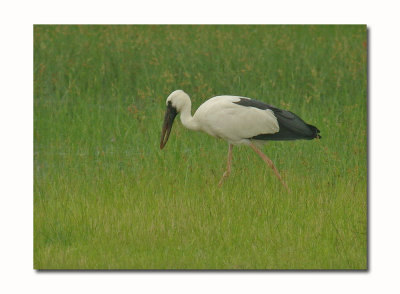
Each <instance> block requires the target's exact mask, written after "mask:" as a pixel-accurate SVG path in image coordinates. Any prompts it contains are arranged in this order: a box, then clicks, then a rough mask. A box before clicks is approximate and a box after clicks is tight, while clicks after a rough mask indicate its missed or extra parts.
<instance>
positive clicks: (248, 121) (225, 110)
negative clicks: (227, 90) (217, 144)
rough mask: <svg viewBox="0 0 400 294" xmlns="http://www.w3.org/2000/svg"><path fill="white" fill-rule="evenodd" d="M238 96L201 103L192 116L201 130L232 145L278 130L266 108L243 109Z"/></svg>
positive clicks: (220, 97) (275, 121)
mask: <svg viewBox="0 0 400 294" xmlns="http://www.w3.org/2000/svg"><path fill="white" fill-rule="evenodd" d="M239 101H240V97H238V96H216V97H213V98H210V99H209V100H207V101H206V102H204V103H203V104H202V105H200V107H199V108H198V109H197V111H196V113H195V114H194V116H193V117H194V119H196V121H198V122H199V124H200V125H201V129H202V130H203V131H204V132H206V133H208V134H210V135H212V136H215V137H219V138H222V139H225V140H227V141H228V142H230V143H233V144H243V143H248V142H249V140H248V138H251V137H253V136H256V135H259V134H265V133H268V134H273V133H276V132H278V131H279V126H278V122H277V119H276V117H275V116H274V115H273V112H272V111H271V110H269V109H258V108H254V107H243V106H241V105H239V104H236V102H239Z"/></svg>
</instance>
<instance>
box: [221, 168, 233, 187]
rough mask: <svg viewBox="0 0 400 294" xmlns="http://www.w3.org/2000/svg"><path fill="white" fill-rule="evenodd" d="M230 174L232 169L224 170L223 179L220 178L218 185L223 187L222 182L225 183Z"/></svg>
mask: <svg viewBox="0 0 400 294" xmlns="http://www.w3.org/2000/svg"><path fill="white" fill-rule="evenodd" d="M230 174H231V171H230V170H227V171H225V172H224V174H223V175H222V178H221V180H220V181H219V183H218V187H221V186H222V184H223V183H224V180H225V179H226V178H227V177H229V175H230Z"/></svg>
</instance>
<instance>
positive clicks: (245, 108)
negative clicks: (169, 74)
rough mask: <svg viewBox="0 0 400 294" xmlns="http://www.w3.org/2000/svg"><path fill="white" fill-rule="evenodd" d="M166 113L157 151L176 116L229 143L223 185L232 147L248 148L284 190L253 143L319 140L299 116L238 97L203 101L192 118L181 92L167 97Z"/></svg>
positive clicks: (177, 91)
mask: <svg viewBox="0 0 400 294" xmlns="http://www.w3.org/2000/svg"><path fill="white" fill-rule="evenodd" d="M166 104H167V110H166V112H165V116H164V124H163V127H162V133H161V142H160V149H163V148H164V146H165V144H166V143H167V141H168V138H169V135H170V133H171V129H172V124H173V122H174V119H175V117H176V115H177V114H178V113H180V114H181V121H182V124H183V125H184V126H185V127H186V128H188V129H190V130H194V131H203V132H206V133H207V134H209V135H211V136H214V137H217V138H222V139H224V140H226V141H228V143H229V149H228V163H227V168H226V171H225V172H224V174H223V175H222V178H221V180H220V182H219V186H221V185H222V183H223V181H224V179H225V178H227V177H228V176H229V174H230V172H231V161H232V148H233V145H249V146H250V147H251V148H252V149H253V150H254V151H255V152H256V153H257V154H258V155H259V156H260V157H261V158H262V159H263V160H264V161H265V163H266V164H268V165H269V166H270V167H271V168H272V170H273V171H274V173H275V175H276V176H277V177H278V178H279V180H280V181H281V182H282V184H283V185H284V186H285V188H286V189H287V190H289V189H288V187H287V185H286V183H285V182H284V181H283V179H282V177H281V176H280V174H279V172H278V170H277V169H276V167H275V165H274V164H273V162H272V161H271V160H270V159H269V158H268V157H267V156H266V155H265V154H264V153H263V152H261V150H260V149H259V148H258V147H257V146H256V145H255V144H254V143H255V142H266V141H269V140H298V139H306V140H311V139H314V138H321V136H320V135H318V133H319V132H320V131H319V130H318V129H317V128H316V127H315V126H312V125H309V124H307V123H305V122H304V121H303V120H302V119H301V118H300V117H298V116H297V115H295V114H294V113H292V112H290V111H286V110H282V109H279V108H276V107H274V106H271V105H268V104H265V103H264V102H260V101H257V100H254V99H250V98H246V97H240V96H216V97H213V98H210V99H209V100H207V101H206V102H204V103H203V104H202V105H200V107H199V108H198V109H197V111H196V113H195V114H194V115H193V116H192V115H191V106H192V103H191V101H190V98H189V95H187V94H186V93H185V92H183V91H182V90H176V91H174V92H172V93H171V94H170V95H169V96H168V98H167V102H166Z"/></svg>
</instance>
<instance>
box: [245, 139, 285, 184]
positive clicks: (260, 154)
mask: <svg viewBox="0 0 400 294" xmlns="http://www.w3.org/2000/svg"><path fill="white" fill-rule="evenodd" d="M250 147H251V148H252V149H253V150H254V151H255V152H256V153H257V154H258V155H259V156H260V157H261V159H262V160H264V162H265V163H266V164H268V165H269V167H270V168H272V170H273V171H274V173H275V175H276V176H277V177H278V179H279V180H280V181H281V183H282V185H283V186H285V188H286V190H287V191H288V192H290V190H289V188H288V186H287V185H286V183H285V182H284V181H283V179H282V177H281V175H280V174H279V172H278V170H277V169H276V167H275V165H274V163H273V162H272V160H271V159H269V158H268V157H267V156H266V155H265V154H264V153H262V152H261V150H260V149H258V148H257V147H256V145H254V144H253V143H250Z"/></svg>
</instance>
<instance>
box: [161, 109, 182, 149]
mask: <svg viewBox="0 0 400 294" xmlns="http://www.w3.org/2000/svg"><path fill="white" fill-rule="evenodd" d="M177 114H178V113H177V111H176V109H175V108H174V107H173V106H172V105H171V103H169V104H168V106H167V110H166V111H165V115H164V123H163V127H162V131H161V141H160V149H163V148H164V146H165V144H167V141H168V138H169V134H170V133H171V129H172V124H173V123H174V119H175V117H176V115H177Z"/></svg>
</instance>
